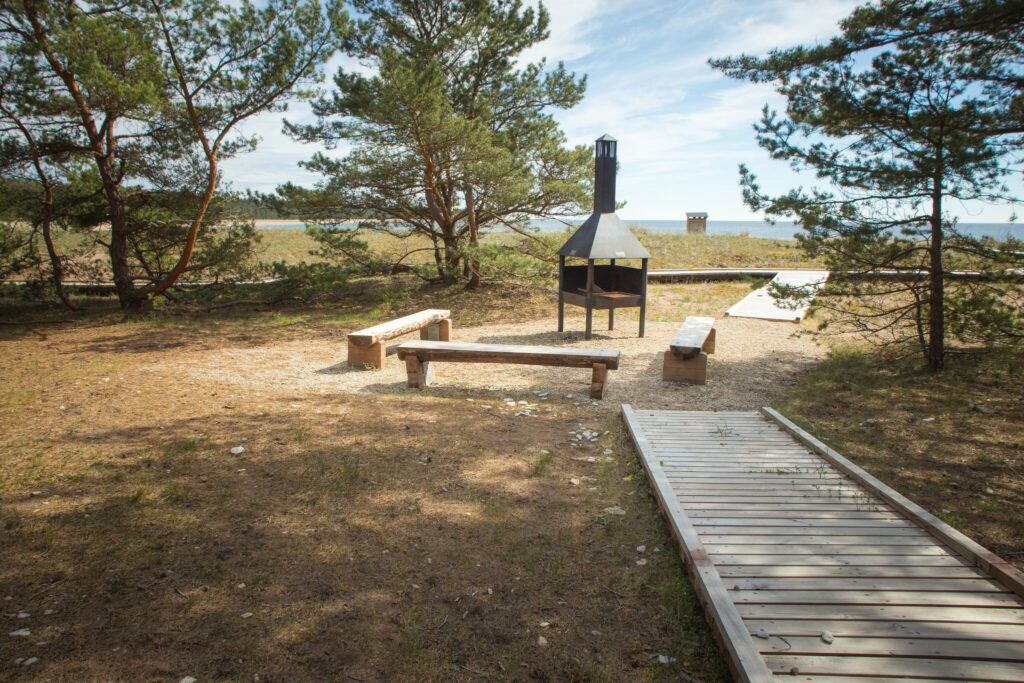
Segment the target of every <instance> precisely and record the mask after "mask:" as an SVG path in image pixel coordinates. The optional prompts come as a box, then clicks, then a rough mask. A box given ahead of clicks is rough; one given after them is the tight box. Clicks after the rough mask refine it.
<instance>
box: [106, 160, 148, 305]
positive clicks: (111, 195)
mask: <svg viewBox="0 0 1024 683" xmlns="http://www.w3.org/2000/svg"><path fill="white" fill-rule="evenodd" d="M98 165H99V167H100V179H101V180H102V181H103V191H104V194H105V195H106V198H107V206H109V207H110V211H109V213H108V217H109V219H110V247H109V252H110V269H111V272H112V274H113V276H114V291H116V292H117V300H118V303H120V304H121V308H125V309H137V308H139V307H140V305H141V298H140V297H138V296H137V295H136V292H135V283H134V282H133V281H132V274H131V268H130V267H129V265H128V217H127V215H126V213H125V210H124V200H123V198H122V197H121V191H120V188H118V187H117V185H116V184H115V183H114V180H113V178H112V177H110V175H109V173H108V172H107V169H106V165H105V164H104V163H100V164H98Z"/></svg>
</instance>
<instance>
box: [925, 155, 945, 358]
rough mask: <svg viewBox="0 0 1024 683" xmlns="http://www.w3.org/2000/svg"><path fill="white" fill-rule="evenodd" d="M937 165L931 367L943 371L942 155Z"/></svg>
mask: <svg viewBox="0 0 1024 683" xmlns="http://www.w3.org/2000/svg"><path fill="white" fill-rule="evenodd" d="M937 163H938V165H939V169H940V172H939V174H938V175H937V176H936V177H935V178H934V180H933V184H932V215H931V228H932V230H931V245H930V250H929V251H930V257H931V259H930V264H929V269H928V277H929V281H928V350H927V357H928V368H929V369H931V370H941V369H942V366H943V363H944V362H945V357H944V356H945V318H944V315H943V313H944V311H943V306H944V292H943V272H942V268H943V266H942V173H941V168H942V153H941V151H940V152H939V154H938V159H937Z"/></svg>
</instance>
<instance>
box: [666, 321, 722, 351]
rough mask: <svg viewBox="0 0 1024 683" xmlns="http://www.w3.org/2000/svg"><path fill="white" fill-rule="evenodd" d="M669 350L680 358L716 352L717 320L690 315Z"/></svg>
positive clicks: (673, 339)
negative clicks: (702, 352)
mask: <svg viewBox="0 0 1024 683" xmlns="http://www.w3.org/2000/svg"><path fill="white" fill-rule="evenodd" d="M668 346H669V348H670V349H671V350H672V352H673V353H675V354H676V355H677V356H679V357H680V358H692V357H693V356H695V355H696V354H698V353H700V352H701V351H704V352H705V353H714V352H715V319H714V318H706V317H702V316H695V315H690V316H687V317H686V320H684V321H683V326H682V327H680V328H679V331H678V332H676V336H675V337H673V338H672V341H671V342H670V343H669V345H668Z"/></svg>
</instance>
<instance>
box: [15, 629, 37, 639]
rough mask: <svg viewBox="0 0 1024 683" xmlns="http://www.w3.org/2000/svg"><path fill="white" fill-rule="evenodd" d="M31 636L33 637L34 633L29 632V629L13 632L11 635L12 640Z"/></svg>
mask: <svg viewBox="0 0 1024 683" xmlns="http://www.w3.org/2000/svg"><path fill="white" fill-rule="evenodd" d="M30 635H32V631H29V630H28V629H27V628H19V629H18V630H17V631H11V633H10V636H11V637H12V638H27V637H28V636H30Z"/></svg>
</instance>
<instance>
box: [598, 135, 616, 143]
mask: <svg viewBox="0 0 1024 683" xmlns="http://www.w3.org/2000/svg"><path fill="white" fill-rule="evenodd" d="M602 141H604V142H618V140H616V139H615V138H613V137H612V136H611V135H608V133H605V134H604V135H602V136H601V137H599V138H598V139H597V140H594V142H602Z"/></svg>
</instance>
